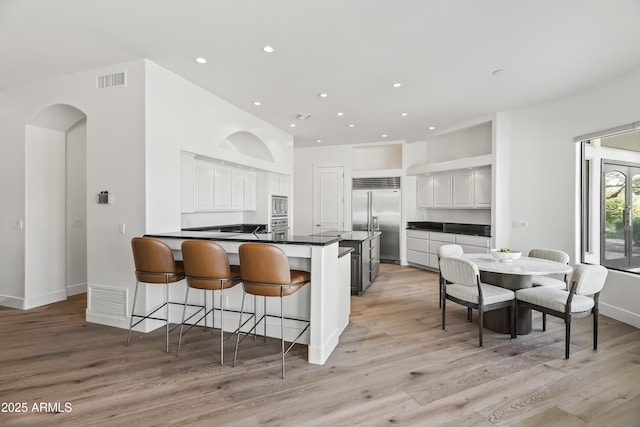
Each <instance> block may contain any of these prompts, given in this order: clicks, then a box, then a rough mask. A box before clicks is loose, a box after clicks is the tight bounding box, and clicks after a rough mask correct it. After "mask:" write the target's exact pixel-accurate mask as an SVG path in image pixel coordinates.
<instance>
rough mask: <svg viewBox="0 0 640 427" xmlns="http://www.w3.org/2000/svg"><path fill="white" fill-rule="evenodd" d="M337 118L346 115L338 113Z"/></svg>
mask: <svg viewBox="0 0 640 427" xmlns="http://www.w3.org/2000/svg"><path fill="white" fill-rule="evenodd" d="M336 116H344V113H336Z"/></svg>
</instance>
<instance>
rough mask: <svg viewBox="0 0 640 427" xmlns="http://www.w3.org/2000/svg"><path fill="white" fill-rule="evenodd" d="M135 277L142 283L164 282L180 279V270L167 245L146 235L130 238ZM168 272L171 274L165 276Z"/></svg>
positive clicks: (181, 277)
mask: <svg viewBox="0 0 640 427" xmlns="http://www.w3.org/2000/svg"><path fill="white" fill-rule="evenodd" d="M131 249H132V250H133V262H134V264H135V267H136V279H137V280H138V281H140V282H144V283H166V282H167V281H169V282H176V281H178V280H182V279H183V278H184V277H183V276H182V271H181V269H180V268H178V266H177V265H176V261H175V259H174V258H173V253H172V252H171V249H170V248H169V246H167V245H166V244H165V243H163V242H161V241H160V240H156V239H151V238H148V237H134V238H133V239H131ZM168 274H171V275H172V276H169V277H167V275H168Z"/></svg>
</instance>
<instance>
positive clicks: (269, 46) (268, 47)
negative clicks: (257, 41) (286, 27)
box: [262, 44, 276, 53]
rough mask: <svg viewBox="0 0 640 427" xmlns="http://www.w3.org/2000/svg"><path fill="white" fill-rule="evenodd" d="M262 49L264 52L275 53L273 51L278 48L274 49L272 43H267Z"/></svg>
mask: <svg viewBox="0 0 640 427" xmlns="http://www.w3.org/2000/svg"><path fill="white" fill-rule="evenodd" d="M262 51H263V52H264V53H273V52H275V51H276V50H275V49H274V47H273V46H271V45H269V44H267V45H264V46H262Z"/></svg>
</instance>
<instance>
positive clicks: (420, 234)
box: [407, 230, 429, 239]
mask: <svg viewBox="0 0 640 427" xmlns="http://www.w3.org/2000/svg"><path fill="white" fill-rule="evenodd" d="M407 237H411V238H414V239H428V238H429V232H428V231H421V230H407Z"/></svg>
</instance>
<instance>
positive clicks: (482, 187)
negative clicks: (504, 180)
mask: <svg viewBox="0 0 640 427" xmlns="http://www.w3.org/2000/svg"><path fill="white" fill-rule="evenodd" d="M473 185H474V193H475V197H474V207H476V208H490V207H491V169H478V170H476V171H475V178H474V184H473Z"/></svg>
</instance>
